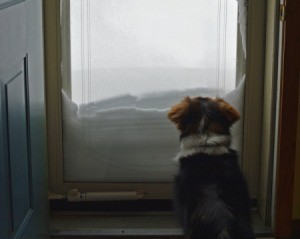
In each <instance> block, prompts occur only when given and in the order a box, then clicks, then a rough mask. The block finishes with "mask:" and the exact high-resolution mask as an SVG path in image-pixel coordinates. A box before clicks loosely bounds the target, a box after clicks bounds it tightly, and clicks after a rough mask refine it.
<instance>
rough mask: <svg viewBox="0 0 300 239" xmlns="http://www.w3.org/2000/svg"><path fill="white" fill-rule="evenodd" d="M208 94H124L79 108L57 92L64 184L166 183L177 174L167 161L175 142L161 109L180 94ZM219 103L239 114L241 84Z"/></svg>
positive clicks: (238, 131) (236, 131) (201, 91)
mask: <svg viewBox="0 0 300 239" xmlns="http://www.w3.org/2000/svg"><path fill="white" fill-rule="evenodd" d="M212 92H213V90H211V91H210V90H209V89H193V90H183V91H182V92H179V91H173V92H172V91H171V92H164V93H163V92H160V93H153V94H147V95H140V96H138V97H137V96H133V95H124V96H120V97H115V98H111V99H107V100H102V101H97V102H91V103H89V104H86V105H80V106H77V104H75V103H74V102H72V101H71V100H70V99H69V98H68V97H67V95H66V94H65V93H64V92H63V93H62V101H63V145H64V148H63V149H64V177H65V180H66V181H81V182H170V181H172V180H173V177H174V174H175V172H176V169H177V163H176V162H174V161H173V160H172V158H173V157H174V156H175V155H176V153H177V152H178V150H179V139H178V132H177V130H176V128H175V127H174V125H173V124H172V123H170V122H169V120H168V119H167V116H166V114H167V110H168V108H169V107H170V106H171V105H173V104H174V103H176V102H178V101H180V100H181V99H182V98H183V97H184V96H186V95H190V96H199V95H201V96H211V95H212ZM224 98H225V100H227V101H228V102H229V103H231V104H233V105H234V106H235V107H236V108H237V109H238V110H240V111H241V110H242V102H243V83H242V84H241V85H240V86H239V87H238V88H237V89H236V90H234V91H233V92H231V93H230V94H228V95H226V96H225V97H224ZM157 102H159V104H158V103H157ZM155 106H157V107H155ZM241 125H242V124H241V123H239V124H237V125H236V126H235V128H234V131H233V135H234V138H235V140H234V142H235V143H234V147H235V148H237V149H239V148H240V147H241V144H240V143H239V141H240V135H241ZM236 139H237V141H238V142H236Z"/></svg>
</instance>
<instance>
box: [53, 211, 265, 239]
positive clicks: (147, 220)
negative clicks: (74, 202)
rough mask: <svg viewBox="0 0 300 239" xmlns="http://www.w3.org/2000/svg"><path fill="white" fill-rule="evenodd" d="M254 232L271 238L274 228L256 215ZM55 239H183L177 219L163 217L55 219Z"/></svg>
mask: <svg viewBox="0 0 300 239" xmlns="http://www.w3.org/2000/svg"><path fill="white" fill-rule="evenodd" d="M253 228H254V230H255V233H256V235H257V238H265V239H267V238H271V237H270V236H269V235H270V232H271V231H270V228H268V227H266V226H264V225H263V223H262V221H261V220H260V218H259V216H258V215H257V214H255V213H253ZM50 230H51V238H60V239H63V238H68V239H72V238H76V239H84V238H94V239H95V238H101V239H102V238H141V237H143V238H155V239H158V238H165V239H173V238H182V231H181V229H180V225H179V223H178V221H177V219H176V217H175V216H174V215H172V214H170V213H169V214H168V213H167V214H165V215H164V214H161V215H151V214H150V215H142V216H141V215H115V216H112V215H101V216H100V215H94V216H93V215H92V216H91V215H87V216H84V215H81V216H74V215H53V216H52V217H51V221H50Z"/></svg>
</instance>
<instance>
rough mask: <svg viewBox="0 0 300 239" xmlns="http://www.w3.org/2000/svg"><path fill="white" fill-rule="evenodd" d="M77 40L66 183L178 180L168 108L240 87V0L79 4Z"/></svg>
mask: <svg viewBox="0 0 300 239" xmlns="http://www.w3.org/2000/svg"><path fill="white" fill-rule="evenodd" d="M70 39H71V40H70V43H71V44H70V51H71V54H70V55H71V57H70V61H71V77H70V79H64V80H70V83H71V84H66V85H71V94H70V95H68V96H67V95H65V94H64V98H63V99H64V165H65V167H64V170H65V179H66V180H68V181H74V180H76V181H100V182H161V181H164V182H166V181H172V180H173V175H174V170H175V169H176V163H175V162H173V161H172V160H171V159H172V157H174V156H175V154H176V152H177V149H178V133H177V132H176V130H175V129H174V127H173V125H171V124H170V123H169V122H168V121H167V119H166V112H167V109H168V107H170V106H171V105H172V104H174V103H175V102H178V101H179V100H181V99H182V98H183V97H184V96H186V95H190V96H199V95H202V96H216V95H218V96H222V95H224V94H225V93H227V92H229V91H231V90H233V89H234V88H235V86H236V80H235V71H236V69H235V66H236V39H237V2H236V0H227V1H226V0H224V1H223V0H222V1H221V0H216V1H211V0H184V1H183V0H102V1H99V0H81V1H70ZM65 90H66V92H70V89H65Z"/></svg>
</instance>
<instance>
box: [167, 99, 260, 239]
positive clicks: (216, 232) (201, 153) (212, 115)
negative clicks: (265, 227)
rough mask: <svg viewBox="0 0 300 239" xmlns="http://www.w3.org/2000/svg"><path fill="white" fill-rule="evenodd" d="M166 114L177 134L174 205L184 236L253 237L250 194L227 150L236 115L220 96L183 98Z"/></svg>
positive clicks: (210, 238)
mask: <svg viewBox="0 0 300 239" xmlns="http://www.w3.org/2000/svg"><path fill="white" fill-rule="evenodd" d="M168 118H169V119H170V120H171V122H173V123H174V124H175V125H176V127H177V129H178V130H179V132H180V149H181V151H180V152H179V154H178V155H177V157H176V160H178V162H179V165H180V167H179V172H178V174H177V175H176V177H175V182H174V205H175V209H176V211H177V212H178V214H179V217H180V219H181V223H182V227H183V231H184V234H185V237H186V238H188V239H194V238H200V239H254V238H255V236H254V232H253V230H252V226H251V213H250V212H251V209H250V197H249V193H248V189H247V183H246V180H245V178H244V175H243V173H242V172H241V170H240V168H239V164H238V156H237V152H236V151H234V150H232V149H230V143H231V135H230V127H231V126H232V124H234V123H235V122H236V121H238V120H239V118H240V115H239V113H238V112H237V111H236V110H235V109H234V108H233V107H232V106H231V105H229V104H228V103H227V102H225V101H224V100H223V99H219V98H217V99H212V98H203V97H196V98H190V97H186V98H185V99H183V100H182V101H181V102H180V103H178V104H176V105H174V106H172V107H171V109H170V111H169V112H168Z"/></svg>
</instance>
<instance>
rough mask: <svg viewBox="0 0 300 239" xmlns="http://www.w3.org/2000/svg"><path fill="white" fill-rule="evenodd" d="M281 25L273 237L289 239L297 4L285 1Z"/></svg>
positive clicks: (299, 72)
mask: <svg viewBox="0 0 300 239" xmlns="http://www.w3.org/2000/svg"><path fill="white" fill-rule="evenodd" d="M284 4H285V5H286V20H285V22H283V44H282V59H281V61H282V71H281V87H280V88H281V92H280V106H279V107H280V108H279V128H278V132H279V135H278V142H279V143H278V151H277V152H278V158H277V165H276V166H277V169H276V175H277V177H276V179H277V180H276V196H275V235H276V238H290V237H291V231H292V210H293V194H294V167H295V158H296V148H297V146H296V140H297V133H296V132H297V127H298V121H299V119H298V117H297V109H298V102H299V76H300V68H299V66H300V58H299V55H300V45H299V39H300V31H299V29H300V1H287V0H285V3H284Z"/></svg>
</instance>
